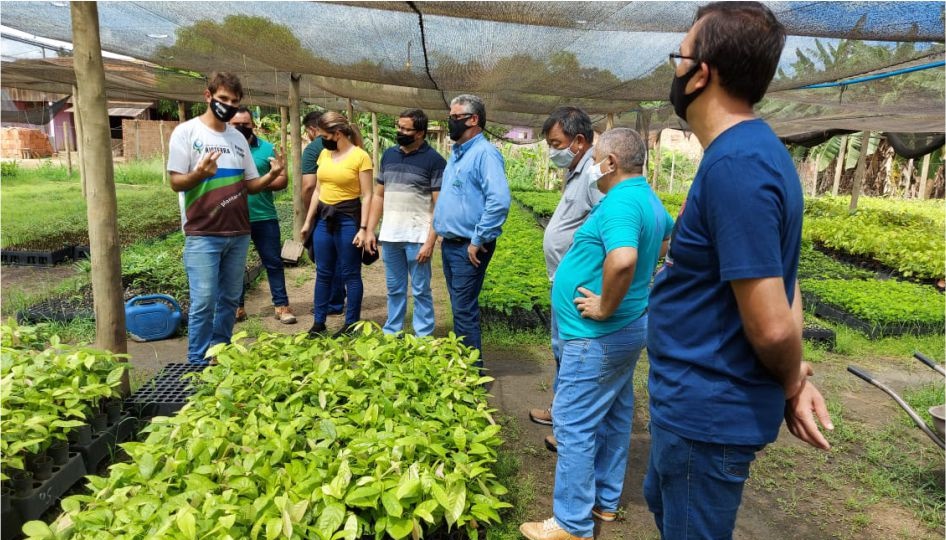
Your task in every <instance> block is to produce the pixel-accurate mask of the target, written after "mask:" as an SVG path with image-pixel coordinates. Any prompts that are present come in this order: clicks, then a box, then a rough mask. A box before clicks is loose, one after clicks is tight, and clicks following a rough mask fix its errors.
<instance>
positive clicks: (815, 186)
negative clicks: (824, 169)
mask: <svg viewBox="0 0 946 540" xmlns="http://www.w3.org/2000/svg"><path fill="white" fill-rule="evenodd" d="M820 168H821V154H818V157H817V158H816V159H815V174H814V178H812V180H811V196H812V197H817V196H818V170H819V169H820Z"/></svg>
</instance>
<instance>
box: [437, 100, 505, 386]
mask: <svg viewBox="0 0 946 540" xmlns="http://www.w3.org/2000/svg"><path fill="white" fill-rule="evenodd" d="M448 124H449V128H450V138H451V139H453V141H454V144H453V151H452V152H451V153H450V158H449V159H448V160H447V166H446V169H445V170H444V172H443V189H442V190H441V192H440V199H439V200H438V201H437V207H436V208H435V209H434V230H435V231H436V232H437V234H438V235H439V236H440V237H442V238H443V242H442V243H441V247H440V249H441V253H442V255H443V274H444V277H446V280H447V290H448V291H449V292H450V305H451V308H452V309H453V331H454V332H455V333H456V334H457V335H458V336H462V339H463V342H464V343H465V344H466V345H468V346H470V347H473V348H475V349H477V350H478V351H480V357H479V358H478V359H477V360H476V366H477V367H479V368H482V367H483V358H482V342H481V339H480V305H479V301H478V298H479V295H480V289H481V288H482V287H483V278H484V277H485V276H486V267H487V266H488V265H489V261H490V259H491V258H492V256H493V253H494V252H495V249H496V238H497V237H499V235H500V233H501V232H502V226H503V223H505V222H506V215H507V214H508V213H509V184H508V182H507V180H506V169H505V163H504V162H503V157H502V155H501V154H500V153H499V150H497V149H496V147H495V146H493V145H492V144H490V142H489V141H487V140H486V137H484V136H483V133H482V132H483V128H485V127H486V107H485V105H484V104H483V100H482V99H480V98H479V97H477V96H474V95H469V94H464V95H460V96H457V97H455V98H453V101H451V102H450V118H449V122H448Z"/></svg>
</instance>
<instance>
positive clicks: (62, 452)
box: [46, 439, 69, 465]
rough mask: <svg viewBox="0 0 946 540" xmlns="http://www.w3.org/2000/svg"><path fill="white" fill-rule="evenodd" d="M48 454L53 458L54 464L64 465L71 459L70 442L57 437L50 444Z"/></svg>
mask: <svg viewBox="0 0 946 540" xmlns="http://www.w3.org/2000/svg"><path fill="white" fill-rule="evenodd" d="M46 454H47V455H49V457H51V458H53V465H64V464H65V463H66V462H67V461H69V442H68V441H64V440H62V439H56V440H55V441H53V443H52V444H51V445H49V448H48V449H47V450H46Z"/></svg>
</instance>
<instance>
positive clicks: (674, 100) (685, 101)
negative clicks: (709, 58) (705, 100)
mask: <svg viewBox="0 0 946 540" xmlns="http://www.w3.org/2000/svg"><path fill="white" fill-rule="evenodd" d="M700 65H701V64H700V63H697V64H696V65H695V66H693V67H692V68H690V71H687V72H686V73H684V74H683V76H682V77H677V76H676V75H674V76H673V82H672V83H671V84H670V103H671V104H673V112H675V113H677V116H679V117H680V118H682V119H683V121H684V122H685V121H686V119H687V107H689V106H690V104H691V103H693V101H695V100H696V98H698V97H700V94H702V93H703V90H706V86H703V88H698V89H696V90H695V91H694V92H693V93H692V94H684V92H686V87H687V83H688V82H690V79H692V78H693V76H694V75H696V72H697V71H699V69H700ZM706 82H707V84H709V79H707V81H706Z"/></svg>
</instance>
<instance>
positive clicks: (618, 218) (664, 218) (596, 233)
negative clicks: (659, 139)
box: [552, 176, 673, 340]
mask: <svg viewBox="0 0 946 540" xmlns="http://www.w3.org/2000/svg"><path fill="white" fill-rule="evenodd" d="M672 229H673V218H672V217H670V214H668V213H667V210H666V209H664V207H663V205H662V204H661V203H660V199H658V198H657V196H656V195H655V194H654V192H653V191H652V190H651V189H650V186H649V185H648V184H647V179H646V178H644V177H643V176H634V177H631V178H628V179H626V180H622V181H621V182H619V183H618V184H617V185H615V186H614V187H612V188H611V190H610V191H608V193H607V195H605V196H604V198H603V199H601V202H600V203H598V204H597V205H595V206H594V208H592V209H591V213H590V214H588V219H587V220H586V221H585V222H584V223H583V224H582V225H581V227H579V228H578V231H577V232H575V239H574V241H573V243H572V247H571V248H570V249H569V250H568V252H567V253H566V254H565V258H563V259H562V262H561V264H560V265H559V266H558V271H557V272H556V273H555V281H553V282H552V309H554V310H555V317H556V320H557V322H558V333H559V336H560V337H561V338H562V339H564V340H569V339H580V338H597V337H601V336H605V335H608V334H611V333H613V332H616V331H618V330H620V329H621V328H624V327H625V326H627V325H628V324H630V323H631V322H632V321H635V320H637V319H638V318H639V317H640V316H641V315H643V314H644V311H645V310H646V309H647V295H648V293H649V292H650V278H651V275H652V274H653V270H654V268H655V267H656V266H657V259H658V258H660V246H661V244H662V243H663V241H664V240H665V239H667V238H669V237H670V231H671V230H672ZM622 247H631V248H635V249H637V265H636V267H635V270H634V279H633V280H632V281H631V286H630V287H629V288H628V290H627V293H626V294H625V295H624V298H623V299H622V300H621V304H620V305H619V306H618V308H617V310H615V312H614V313H613V314H612V315H611V316H610V317H608V318H607V319H606V320H604V321H596V320H593V319H584V318H582V316H581V313H580V312H579V311H578V308H577V307H576V306H575V302H574V300H575V299H576V298H583V297H584V295H583V294H582V293H580V292H578V288H579V287H584V288H586V289H589V290H591V291H592V292H594V293H595V294H599V295H600V294H601V289H602V281H603V279H604V260H605V258H606V257H607V256H608V253H611V252H612V251H614V250H615V249H618V248H622Z"/></svg>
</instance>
